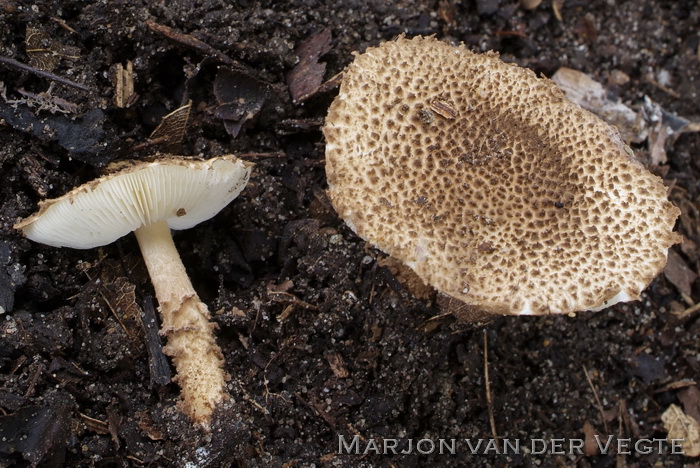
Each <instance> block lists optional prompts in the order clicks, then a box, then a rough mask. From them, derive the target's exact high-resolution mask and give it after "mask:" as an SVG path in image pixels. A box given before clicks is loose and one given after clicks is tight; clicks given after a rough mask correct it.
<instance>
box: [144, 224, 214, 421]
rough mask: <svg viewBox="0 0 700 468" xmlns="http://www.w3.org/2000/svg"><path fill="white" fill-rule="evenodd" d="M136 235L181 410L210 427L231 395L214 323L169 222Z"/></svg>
mask: <svg viewBox="0 0 700 468" xmlns="http://www.w3.org/2000/svg"><path fill="white" fill-rule="evenodd" d="M135 234H136V239H137V240H138V242H139V247H140V248H141V253H142V254H143V259H144V261H145V262H146V268H148V273H149V275H150V276H151V282H152V283H153V287H154V289H155V292H156V297H157V298H158V304H159V310H160V314H161V319H162V322H163V323H162V325H161V331H160V333H161V335H164V336H166V337H167V345H166V346H165V347H164V348H163V351H164V352H165V354H167V355H168V356H170V357H172V359H173V362H174V364H175V369H176V370H177V377H176V380H177V382H178V384H179V385H180V388H181V389H182V402H181V403H180V404H181V409H182V411H183V412H184V413H186V414H187V415H189V416H190V417H191V418H192V420H193V421H195V422H198V423H200V424H201V425H202V426H203V427H205V428H207V427H208V426H209V421H210V420H211V415H212V413H213V412H214V409H215V408H216V406H217V404H218V403H220V402H221V401H222V400H223V399H224V398H225V397H226V396H227V393H226V390H225V384H226V378H227V376H226V373H225V372H224V369H223V364H224V359H223V354H222V353H221V348H219V346H218V345H217V344H216V341H215V340H214V334H213V329H214V328H215V327H216V325H215V324H214V323H212V322H210V321H209V318H210V314H209V310H208V309H207V306H206V305H205V304H204V303H202V301H201V300H200V299H199V296H197V293H196V292H195V290H194V288H193V287H192V282H191V281H190V279H189V277H188V276H187V272H186V271H185V266H184V265H183V264H182V261H181V260H180V255H179V254H178V252H177V249H176V248H175V244H174V243H173V238H172V236H171V234H170V228H169V227H168V223H167V222H166V221H160V222H157V223H153V224H150V225H147V226H143V227H141V228H139V229H137V230H136V231H135Z"/></svg>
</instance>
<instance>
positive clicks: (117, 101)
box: [113, 60, 136, 107]
mask: <svg viewBox="0 0 700 468" xmlns="http://www.w3.org/2000/svg"><path fill="white" fill-rule="evenodd" d="M113 82H114V105H116V106H117V107H129V106H130V105H131V104H133V102H134V100H135V99H134V98H135V96H136V93H135V91H134V64H133V63H132V62H131V60H127V61H126V68H124V66H123V65H122V64H121V63H118V64H117V65H116V66H115V71H114V79H113Z"/></svg>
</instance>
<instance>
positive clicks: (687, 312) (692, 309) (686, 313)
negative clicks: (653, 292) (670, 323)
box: [678, 302, 700, 318]
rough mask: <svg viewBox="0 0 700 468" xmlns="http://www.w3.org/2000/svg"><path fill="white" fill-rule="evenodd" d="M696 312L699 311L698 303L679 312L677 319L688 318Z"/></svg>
mask: <svg viewBox="0 0 700 468" xmlns="http://www.w3.org/2000/svg"><path fill="white" fill-rule="evenodd" d="M698 310H700V302H698V303H697V304H695V305H694V306H692V307H688V308H687V309H685V310H684V311H683V312H681V313H680V314H679V316H678V317H679V318H685V317H687V316H689V315H690V314H692V313H693V312H697V311H698Z"/></svg>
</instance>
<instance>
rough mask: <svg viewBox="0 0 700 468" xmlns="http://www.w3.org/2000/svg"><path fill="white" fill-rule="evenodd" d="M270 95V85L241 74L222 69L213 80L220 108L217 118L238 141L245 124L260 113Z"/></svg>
mask: <svg viewBox="0 0 700 468" xmlns="http://www.w3.org/2000/svg"><path fill="white" fill-rule="evenodd" d="M269 93H270V86H269V85H268V84H267V83H265V82H263V81H260V80H258V79H257V78H254V77H253V76H251V75H249V74H247V73H245V72H242V71H240V70H233V69H230V68H222V69H221V70H219V72H218V73H217V74H216V78H215V80H214V96H216V102H217V104H218V105H217V107H216V109H215V110H214V115H216V117H218V118H220V119H222V120H223V121H224V127H226V131H227V132H228V133H229V135H231V136H232V137H234V138H235V137H237V136H238V133H239V132H240V131H241V127H242V126H243V124H244V123H246V122H247V121H248V120H250V119H252V118H253V117H255V116H256V115H257V114H258V112H260V110H261V109H262V107H263V105H264V104H265V101H267V98H268V95H269Z"/></svg>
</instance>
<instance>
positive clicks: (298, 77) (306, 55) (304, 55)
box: [287, 29, 331, 104]
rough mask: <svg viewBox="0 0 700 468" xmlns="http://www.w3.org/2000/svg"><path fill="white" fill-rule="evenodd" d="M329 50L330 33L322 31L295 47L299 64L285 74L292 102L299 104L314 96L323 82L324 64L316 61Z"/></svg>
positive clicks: (326, 30)
mask: <svg viewBox="0 0 700 468" xmlns="http://www.w3.org/2000/svg"><path fill="white" fill-rule="evenodd" d="M330 50H331V31H330V29H324V30H323V31H321V32H320V33H318V34H314V35H313V36H311V37H309V38H308V39H306V40H305V41H303V42H302V43H301V44H299V47H297V50H296V52H297V56H298V57H299V63H298V64H297V66H296V67H294V69H292V71H290V72H289V73H287V86H288V87H289V92H290V94H291V95H292V101H294V103H295V104H296V103H299V102H301V101H304V100H305V99H307V98H309V97H310V96H312V95H313V94H315V92H316V90H318V88H319V87H320V86H321V83H322V82H323V75H324V73H325V72H326V64H325V63H319V61H318V59H319V57H321V56H322V55H325V54H327V53H328V52H330Z"/></svg>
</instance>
